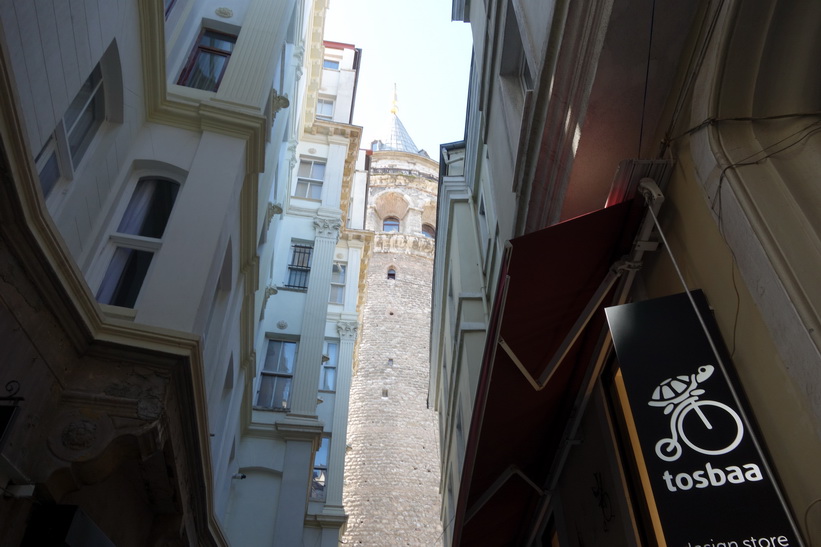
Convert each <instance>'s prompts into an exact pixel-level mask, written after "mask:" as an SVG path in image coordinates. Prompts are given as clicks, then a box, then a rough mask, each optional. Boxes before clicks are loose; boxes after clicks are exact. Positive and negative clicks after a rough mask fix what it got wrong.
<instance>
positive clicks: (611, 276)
mask: <svg viewBox="0 0 821 547" xmlns="http://www.w3.org/2000/svg"><path fill="white" fill-rule="evenodd" d="M638 191H639V192H640V193H641V194H642V196H643V197H644V199H645V205H646V206H647V208H648V209H651V210H652V211H653V213H652V214H651V213H650V212H649V211H648V212H646V213H645V215H644V218H643V219H642V222H641V225H640V228H639V230H638V233H637V235H636V237H635V239H634V242H633V247H632V249H631V252H630V254H629V256H627V257H624V258H622V259H621V260H619V261H617V262H616V263H614V264H613V265H612V266H611V268H610V269H609V271H608V273H607V274H606V275H605V278H604V279H603V280H602V281H601V283H600V284H599V286H598V288H597V289H596V291H595V292H594V294H593V296H592V297H591V298H590V300H589V301H588V303H587V305H586V306H585V308H584V310H583V311H582V313H581V314H580V315H579V317H578V318H577V320H576V321H575V323H574V324H573V326H572V328H571V329H570V330H569V332H568V334H567V335H566V336H565V338H564V339H563V341H562V343H561V344H560V346H559V348H558V349H557V351H556V352H555V353H554V355H553V357H552V358H551V359H550V361H549V363H548V365H547V366H546V367H545V368H544V369H543V370H542V372H541V373H540V374H539V377H538V378H536V377H534V376H533V375H532V374H531V373H530V372H529V371H528V370H527V368H526V367H525V366H524V363H522V362H521V360H520V359H519V358H518V357H517V356H516V354H515V352H514V351H513V349H512V348H511V347H510V346H509V345H508V344H507V343H506V342H505V341H504V339H503V338H502V336H501V328H496V329H494V330H495V332H494V333H493V345H492V348H493V349H491V360H495V353H496V348H498V347H501V348H502V349H503V350H504V351H505V353H506V354H507V355H508V356H509V357H510V359H511V360H512V361H513V362H514V363H515V364H516V367H517V368H518V369H519V371H520V372H521V373H522V374H523V376H524V377H525V378H526V379H527V381H528V383H529V384H530V385H531V387H532V388H533V389H534V390H535V391H541V390H542V389H544V388H545V387H546V386H547V385H548V384H549V382H550V379H551V377H552V376H553V374H554V372H555V371H556V370H557V369H558V367H559V365H561V363H562V361H563V360H564V358H565V357H566V356H567V354H568V352H569V350H570V348H571V347H572V346H573V344H574V343H575V342H576V340H577V339H578V338H579V336H580V335H581V334H582V332H583V331H584V329H585V327H586V326H587V325H588V323H589V322H590V320H591V318H592V317H593V315H594V314H595V312H596V311H597V310H598V309H599V307H600V306H601V304H602V303H603V301H604V300H605V298H606V296H607V294H608V293H609V292H610V291H611V290H612V288H613V287H614V285H616V283H617V282H619V286H618V287H617V289H616V295H615V296H614V298H613V301H612V304H613V305H617V304H622V303H624V302H626V301H627V298H628V296H629V293H630V288H631V287H632V285H633V282H634V280H635V276H636V274H637V272H638V270H639V269H640V268H641V264H642V259H643V257H644V253H645V252H648V251H654V250H656V249H657V248H658V242H656V241H653V240H651V239H650V236H651V234H652V231H653V229H654V227H655V224H654V217H655V216H656V214H657V213H658V211H659V210H660V208H661V206H662V204H663V202H664V194H663V193H662V191H661V189H660V188H659V187H658V185H657V184H656V183H655V181H653V180H652V179H650V178H643V179H641V181H640V182H639V185H638ZM509 281H510V280H509V278H506V279H505V280H504V282H503V284H502V287H501V289H502V292H503V294H502V295H497V299H498V300H497V302H499V303H500V304H501V306H500V308H499V309H498V312H499V316H498V317H500V318H503V317H504V303H505V302H506V293H507V288H508V285H509ZM489 334H491V333H489ZM610 348H611V339H610V332H609V330H608V329H607V327H606V326H604V327H603V329H602V332H601V333H600V335H599V337H598V340H597V342H596V348H595V351H594V352H593V355H592V357H591V360H590V366H588V367H587V370H586V372H585V377H584V379H583V381H582V386H581V389H580V390H579V393H578V395H577V397H576V400H575V402H574V404H573V408H572V411H571V414H570V416H571V417H570V419H569V421H568V422H567V424H566V426H565V430H564V433H563V436H562V439H563V440H562V441H561V444H560V446H559V448H558V450H557V453H556V455H555V457H554V458H553V461H552V463H551V468H550V471H549V473H548V475H547V478H546V480H545V481H544V483H543V485H542V487H541V488H540V487H539V486H538V484H537V483H536V482H535V481H533V480H532V479H530V478H529V477H527V476H526V475H525V474H524V473H523V472H522V471H521V470H520V469H518V468H517V467H516V466H509V467H508V468H506V469H505V470H504V471H503V472H502V473H501V474H500V476H499V477H498V478H497V479H496V480H495V481H494V482H493V484H491V485H490V486H489V487H488V489H487V490H485V492H484V493H482V495H481V496H479V498H478V499H477V500H476V502H474V504H473V505H471V507H469V508H467V507H466V508H464V509H463V510H464V511H465V513H464V515H463V516H464V520H463V522H462V524H466V523H467V522H468V521H469V520H470V519H471V518H472V517H473V516H474V515H476V514H477V513H478V512H479V510H480V509H481V508H482V506H484V505H485V504H486V503H487V502H488V501H489V500H490V499H492V498H493V496H494V495H495V494H496V493H497V492H498V491H499V490H500V489H501V488H502V486H504V484H505V483H507V481H508V480H510V479H511V478H512V477H515V476H520V477H521V478H522V479H523V480H524V481H525V482H526V483H527V484H529V485H530V486H531V487H532V488H533V489H534V490H535V491H536V492H537V493H539V495H540V498H541V499H540V500H539V502H538V509H537V511H536V518H535V520H534V521H533V524H532V525H531V527H530V531H529V533H528V536H527V541H526V542H525V545H527V546H530V545H532V544H533V542H534V541H535V539H536V538H537V537H538V536H539V534H540V533H542V531H543V528H544V526H545V524H546V522H547V519H546V517H547V515H549V514H550V506H551V502H552V499H553V496H552V492H553V491H554V490H555V488H556V485H557V483H558V481H559V477H560V476H561V472H562V469H563V467H564V464H565V462H566V461H567V458H568V456H569V453H570V449H571V448H572V446H573V445H574V444H578V441H577V440H576V435H577V433H578V429H579V426H580V425H581V420H582V417H583V415H584V412H585V409H586V407H587V404H588V402H589V400H590V397H591V396H592V393H593V390H594V388H595V384H596V381H597V380H598V378H599V375H600V374H601V370H602V368H603V366H604V362H605V361H606V358H607V355H608V354H609V352H610ZM483 414H484V409H483V410H482V412H481V414H480V415H483ZM473 425H477V424H473ZM457 511H458V509H457ZM460 520H461V519H460Z"/></svg>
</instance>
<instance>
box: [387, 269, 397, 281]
mask: <svg viewBox="0 0 821 547" xmlns="http://www.w3.org/2000/svg"><path fill="white" fill-rule="evenodd" d="M388 279H396V270H394V269H393V268H389V269H388Z"/></svg>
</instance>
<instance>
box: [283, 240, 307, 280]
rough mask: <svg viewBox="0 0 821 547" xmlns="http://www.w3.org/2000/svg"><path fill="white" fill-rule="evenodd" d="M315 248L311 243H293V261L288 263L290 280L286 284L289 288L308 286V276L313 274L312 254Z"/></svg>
mask: <svg viewBox="0 0 821 547" xmlns="http://www.w3.org/2000/svg"><path fill="white" fill-rule="evenodd" d="M313 250H314V248H313V247H312V246H310V245H306V244H301V243H294V244H292V245H291V263H290V264H288V281H286V282H285V286H286V287H288V288H289V289H301V290H305V289H307V288H308V277H309V276H310V274H311V255H312V254H313Z"/></svg>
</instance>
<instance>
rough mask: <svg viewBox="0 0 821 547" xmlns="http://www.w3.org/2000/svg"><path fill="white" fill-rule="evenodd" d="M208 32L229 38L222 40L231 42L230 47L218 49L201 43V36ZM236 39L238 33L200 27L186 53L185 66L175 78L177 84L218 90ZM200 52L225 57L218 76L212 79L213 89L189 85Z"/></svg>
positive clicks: (205, 89) (214, 91) (192, 87)
mask: <svg viewBox="0 0 821 547" xmlns="http://www.w3.org/2000/svg"><path fill="white" fill-rule="evenodd" d="M209 33H210V34H215V35H219V36H224V37H227V38H230V39H231V40H222V41H223V42H228V43H230V44H232V45H231V49H230V50H226V49H219V48H216V47H213V46H207V45H203V44H202V41H203V38H205V37H206V34H209ZM237 39H238V35H236V34H230V33H228V32H223V31H220V30H215V29H212V28H209V27H202V29H200V32H199V34H198V35H197V39H196V41H195V42H194V45H193V47H192V48H191V53H190V54H189V55H188V60H187V61H186V63H185V66H184V67H183V69H182V71H181V72H180V76H179V78H177V85H181V86H183V87H187V88H190V89H199V90H201V91H210V92H213V93H216V92H217V91H219V87H220V84H221V83H222V78H223V76H225V71H226V70H227V69H228V63H229V62H230V60H231V56H232V55H233V52H234V48H236V45H237ZM201 53H202V54H205V55H214V56H218V57H224V58H225V63H224V64H223V66H222V68H221V69H220V73H219V76H218V77H217V79H216V80H215V81H214V88H213V89H210V88H203V87H197V86H194V85H191V77H192V75H193V74H194V72H195V68H196V66H197V61H198V60H199V58H200V54H201Z"/></svg>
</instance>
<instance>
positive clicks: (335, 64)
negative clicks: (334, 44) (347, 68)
mask: <svg viewBox="0 0 821 547" xmlns="http://www.w3.org/2000/svg"><path fill="white" fill-rule="evenodd" d="M322 68H327V69H330V70H339V61H334V60H333V59H325V60H323V61H322Z"/></svg>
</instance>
